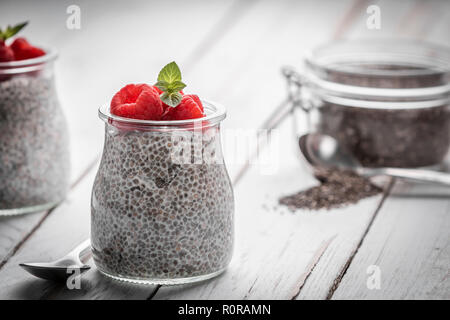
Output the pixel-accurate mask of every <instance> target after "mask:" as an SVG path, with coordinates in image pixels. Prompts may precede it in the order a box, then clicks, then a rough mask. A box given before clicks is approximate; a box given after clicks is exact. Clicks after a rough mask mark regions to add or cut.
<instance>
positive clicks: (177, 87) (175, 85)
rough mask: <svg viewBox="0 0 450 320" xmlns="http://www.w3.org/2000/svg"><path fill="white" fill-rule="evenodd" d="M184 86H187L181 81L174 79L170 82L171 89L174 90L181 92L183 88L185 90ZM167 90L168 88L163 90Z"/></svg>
mask: <svg viewBox="0 0 450 320" xmlns="http://www.w3.org/2000/svg"><path fill="white" fill-rule="evenodd" d="M184 88H186V85H185V84H184V83H183V82H181V81H174V82H172V83H170V84H169V87H168V89H169V91H173V92H180V91H181V90H183V89H184ZM161 90H163V89H161ZM163 91H166V90H163Z"/></svg>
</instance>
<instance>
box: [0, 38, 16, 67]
mask: <svg viewBox="0 0 450 320" xmlns="http://www.w3.org/2000/svg"><path fill="white" fill-rule="evenodd" d="M13 60H14V51H13V50H12V49H11V48H10V47H8V46H7V45H6V43H5V42H4V41H2V40H0V62H7V61H13Z"/></svg>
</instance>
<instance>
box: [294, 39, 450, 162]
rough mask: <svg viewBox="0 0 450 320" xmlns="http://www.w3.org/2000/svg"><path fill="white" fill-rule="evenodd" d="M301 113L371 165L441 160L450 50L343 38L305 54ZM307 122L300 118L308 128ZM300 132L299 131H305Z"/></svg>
mask: <svg viewBox="0 0 450 320" xmlns="http://www.w3.org/2000/svg"><path fill="white" fill-rule="evenodd" d="M303 71H304V72H303V73H302V75H297V77H294V79H295V80H296V81H294V82H296V83H297V86H298V87H301V101H302V102H301V103H299V104H298V105H299V106H300V107H299V108H296V110H295V112H294V114H295V117H294V119H296V121H297V122H298V121H303V120H304V119H302V118H304V114H303V113H304V112H306V115H307V122H308V125H307V128H308V129H307V131H309V132H319V133H322V134H327V135H330V136H333V137H334V138H336V139H337V140H338V142H339V144H340V145H341V146H342V147H343V148H345V149H347V151H348V152H350V153H352V154H353V155H354V157H356V159H358V160H359V162H360V163H361V164H362V165H364V166H367V167H404V168H412V167H436V166H439V165H440V164H442V162H443V161H444V159H445V158H446V155H447V153H448V151H449V144H450V110H449V104H450V100H449V97H450V50H449V49H448V48H446V47H440V46H437V45H432V44H429V43H423V42H412V41H400V40H395V41H374V40H371V41H368V40H359V41H343V42H337V43H333V44H330V45H326V46H323V47H319V48H317V49H316V50H314V51H313V52H312V53H311V54H310V55H309V56H308V57H307V58H306V60H305V68H304V70H303ZM300 127H301V126H297V128H300ZM299 133H300V132H297V134H299Z"/></svg>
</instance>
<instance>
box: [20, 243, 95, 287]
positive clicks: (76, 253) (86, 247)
mask: <svg viewBox="0 0 450 320" xmlns="http://www.w3.org/2000/svg"><path fill="white" fill-rule="evenodd" d="M90 250H91V241H90V239H87V240H85V241H83V242H82V243H81V244H79V245H78V246H77V247H76V248H75V249H73V250H72V251H70V252H69V253H68V254H67V255H66V256H64V257H62V258H61V259H58V260H56V261H53V262H31V263H21V264H19V266H21V267H22V268H24V269H25V270H26V271H28V272H29V273H31V274H32V275H34V276H36V277H38V278H42V279H47V280H53V281H66V279H67V278H68V277H69V276H71V275H72V274H73V272H74V271H73V270H74V269H79V270H80V274H81V273H83V272H85V271H87V270H89V269H90V268H91V267H90V266H88V265H86V264H84V263H83V262H81V259H80V257H83V256H86V255H87V254H88V253H90Z"/></svg>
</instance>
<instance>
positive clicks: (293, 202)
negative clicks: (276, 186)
mask: <svg viewBox="0 0 450 320" xmlns="http://www.w3.org/2000/svg"><path fill="white" fill-rule="evenodd" d="M315 176H316V178H317V179H318V180H319V181H320V185H318V186H314V187H312V188H309V189H307V190H303V191H300V192H298V193H295V194H292V195H289V196H286V197H283V198H280V199H279V203H280V204H282V205H285V206H287V207H288V208H289V209H290V210H292V211H295V210H296V209H308V210H320V209H327V210H329V209H332V208H339V207H343V206H346V205H349V204H353V203H357V202H358V201H360V200H362V199H364V198H368V197H372V196H374V195H377V194H379V193H380V192H382V189H381V188H379V187H377V186H376V185H374V184H372V183H371V182H370V180H369V179H367V178H365V177H362V176H360V175H358V174H356V173H354V172H352V171H348V170H339V169H335V168H333V169H321V170H318V171H316V173H315Z"/></svg>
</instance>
